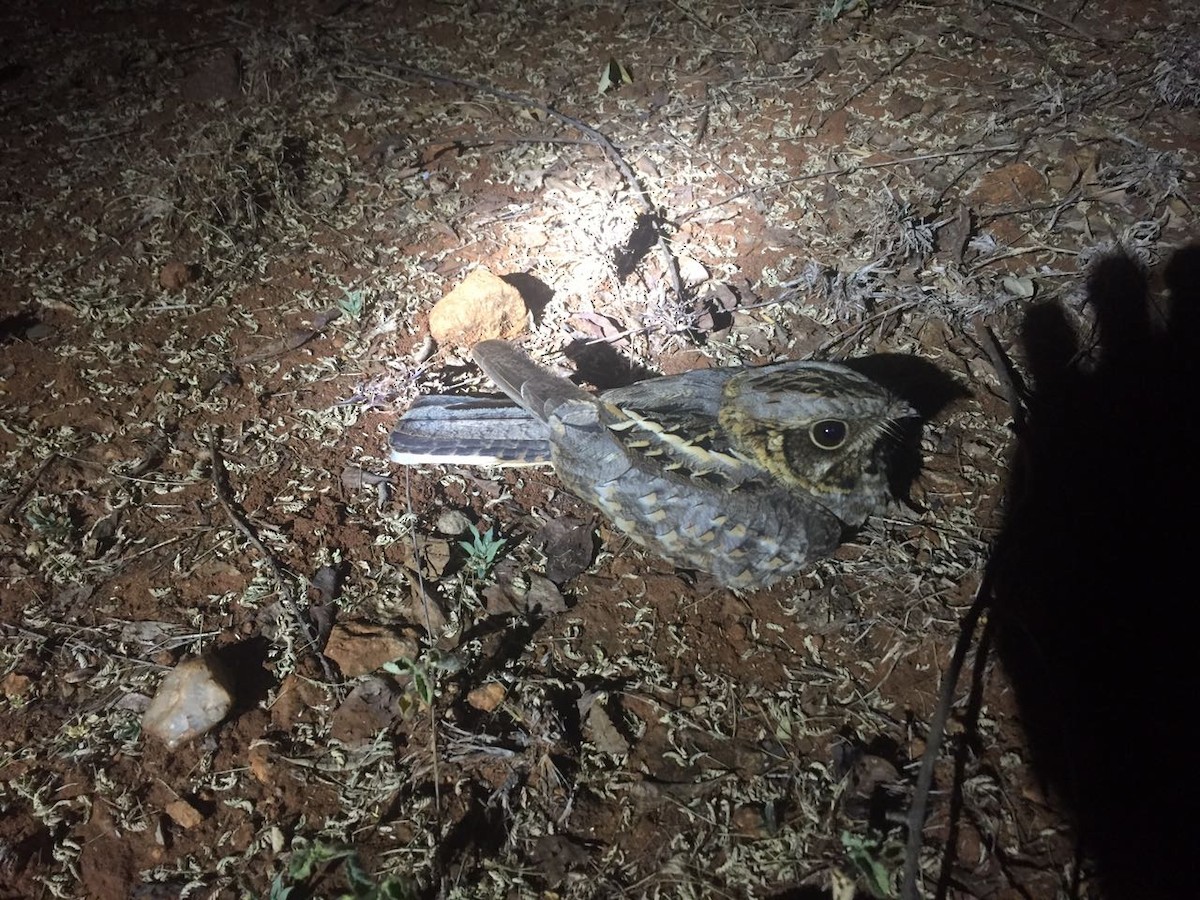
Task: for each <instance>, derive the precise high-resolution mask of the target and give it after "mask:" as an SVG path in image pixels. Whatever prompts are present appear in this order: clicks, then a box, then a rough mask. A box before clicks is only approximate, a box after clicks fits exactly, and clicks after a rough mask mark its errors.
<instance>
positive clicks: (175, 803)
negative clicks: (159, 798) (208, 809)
mask: <svg viewBox="0 0 1200 900" xmlns="http://www.w3.org/2000/svg"><path fill="white" fill-rule="evenodd" d="M163 812H165V813H166V814H167V815H168V816H170V817H171V821H172V822H174V823H175V824H176V825H178V826H179V827H180V828H195V827H196V826H197V825H199V824H200V823H201V822H203V821H204V814H203V813H201V812H200V810H198V809H196V807H194V806H192V804H190V803H188V802H187V801H186V800H183V799H180V800H172V801H171V802H170V803H168V804H167V805H166V807H165V808H164V809H163Z"/></svg>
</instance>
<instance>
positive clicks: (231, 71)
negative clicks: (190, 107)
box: [180, 47, 242, 103]
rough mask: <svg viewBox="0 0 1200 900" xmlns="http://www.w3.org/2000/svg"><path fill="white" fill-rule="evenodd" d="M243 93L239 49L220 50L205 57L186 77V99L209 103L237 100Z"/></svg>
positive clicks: (184, 87)
mask: <svg viewBox="0 0 1200 900" xmlns="http://www.w3.org/2000/svg"><path fill="white" fill-rule="evenodd" d="M241 92H242V62H241V58H240V57H239V55H238V53H237V51H236V50H233V49H231V48H229V47H218V48H217V49H215V50H214V51H212V52H211V53H209V54H208V55H207V56H202V57H201V58H200V59H199V60H198V61H197V62H196V63H195V64H194V65H193V67H192V69H191V71H189V72H188V73H187V75H186V76H185V77H184V80H183V85H182V89H181V91H180V94H181V95H182V96H183V99H184V100H190V101H192V102H196V103H208V102H211V101H214V100H235V99H237V98H238V97H239V96H240V95H241Z"/></svg>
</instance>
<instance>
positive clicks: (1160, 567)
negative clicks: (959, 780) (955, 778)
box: [991, 244, 1200, 900]
mask: <svg viewBox="0 0 1200 900" xmlns="http://www.w3.org/2000/svg"><path fill="white" fill-rule="evenodd" d="M1166 285H1167V289H1168V291H1167V298H1166V302H1165V304H1162V305H1160V304H1156V302H1155V299H1154V298H1153V297H1151V295H1150V292H1149V290H1148V287H1147V279H1146V276H1145V274H1144V273H1143V271H1142V270H1141V268H1140V267H1139V266H1138V265H1137V264H1136V263H1134V262H1133V261H1131V260H1130V259H1129V258H1127V257H1125V256H1123V255H1120V254H1116V255H1112V256H1109V257H1107V258H1105V259H1103V260H1102V261H1100V262H1099V263H1098V264H1097V265H1096V266H1095V267H1094V268H1093V269H1092V272H1091V274H1090V276H1089V279H1088V303H1089V304H1090V306H1091V307H1092V310H1093V312H1094V314H1095V319H1096V329H1095V335H1094V337H1095V346H1093V347H1086V348H1083V349H1082V350H1081V348H1080V346H1079V344H1078V340H1077V338H1076V336H1075V334H1074V332H1073V330H1072V329H1071V327H1070V326H1069V324H1068V321H1067V318H1066V316H1065V315H1064V313H1063V311H1062V310H1061V309H1060V308H1059V307H1057V306H1055V305H1050V304H1047V305H1042V306H1039V307H1035V308H1034V309H1033V310H1031V311H1030V313H1029V315H1028V316H1027V318H1026V321H1025V325H1024V331H1023V335H1022V342H1023V344H1024V347H1025V350H1026V353H1027V355H1028V359H1029V365H1030V370H1031V373H1032V376H1033V378H1032V387H1033V390H1032V393H1031V394H1030V396H1029V398H1028V401H1029V402H1028V410H1029V417H1028V421H1027V423H1026V425H1025V427H1024V428H1023V429H1022V433H1021V434H1020V439H1019V444H1018V453H1017V458H1016V460H1015V463H1014V470H1013V476H1012V482H1011V491H1010V506H1009V513H1008V516H1007V519H1006V522H1005V526H1004V532H1003V535H1002V537H1001V539H1000V541H999V543H998V545H997V550H996V553H995V555H994V557H993V561H992V564H991V568H992V571H991V575H992V576H993V578H994V585H995V606H994V610H993V621H992V623H991V624H992V626H993V627H994V629H995V630H994V637H995V639H996V647H997V648H998V650H999V652H1000V656H1001V659H1002V661H1003V663H1004V665H1005V667H1006V669H1007V670H1008V672H1009V674H1010V676H1011V678H1012V681H1013V684H1014V686H1015V690H1016V693H1017V699H1018V702H1019V705H1020V711H1021V717H1022V720H1023V722H1024V724H1025V727H1026V729H1027V731H1028V734H1029V740H1030V746H1031V750H1032V753H1033V760H1034V764H1035V766H1036V770H1037V773H1038V775H1039V776H1040V778H1041V779H1042V782H1043V784H1044V786H1046V787H1047V788H1048V789H1049V790H1050V792H1051V796H1052V797H1054V798H1055V800H1056V802H1059V803H1062V804H1063V805H1064V806H1065V807H1067V808H1068V810H1069V811H1070V812H1071V814H1072V815H1073V817H1074V819H1075V821H1076V823H1077V828H1078V836H1079V840H1080V844H1081V846H1082V849H1083V851H1084V853H1085V854H1086V855H1087V856H1088V857H1090V858H1091V859H1092V860H1093V861H1094V862H1095V865H1096V869H1097V871H1098V874H1099V877H1100V880H1101V883H1102V884H1103V887H1104V894H1105V896H1107V897H1111V898H1117V900H1126V898H1130V900H1132V898H1139V900H1144V898H1166V897H1182V896H1187V895H1189V894H1190V893H1191V890H1194V885H1193V878H1194V876H1192V875H1191V866H1190V865H1189V863H1190V862H1191V860H1192V857H1193V856H1194V855H1195V849H1194V840H1193V838H1194V833H1195V815H1196V809H1195V805H1194V803H1193V802H1192V800H1191V799H1190V798H1194V797H1195V796H1196V782H1195V779H1196V769H1195V741H1194V738H1193V737H1190V736H1189V735H1192V734H1194V732H1192V731H1191V727H1190V726H1189V724H1188V723H1189V722H1190V721H1191V720H1192V719H1193V718H1194V717H1195V711H1194V704H1195V703H1196V699H1197V698H1196V687H1197V684H1198V682H1197V663H1198V655H1197V652H1196V641H1197V637H1198V636H1197V632H1196V629H1195V627H1194V626H1195V622H1196V618H1197V617H1196V614H1195V610H1196V607H1197V599H1196V595H1197V589H1196V581H1197V566H1196V564H1195V563H1196V558H1197V555H1200V541H1198V540H1197V538H1198V537H1200V531H1198V529H1197V527H1196V513H1197V506H1198V501H1200V459H1198V456H1200V420H1198V414H1200V385H1198V384H1197V377H1196V376H1197V370H1198V368H1200V327H1198V326H1200V244H1198V245H1192V246H1190V247H1188V248H1185V249H1183V250H1181V251H1179V252H1178V253H1177V254H1176V255H1175V257H1174V258H1173V259H1172V260H1171V262H1170V263H1169V264H1168V266H1167V268H1166Z"/></svg>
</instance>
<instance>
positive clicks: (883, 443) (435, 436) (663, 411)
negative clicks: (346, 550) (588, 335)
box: [389, 341, 917, 588]
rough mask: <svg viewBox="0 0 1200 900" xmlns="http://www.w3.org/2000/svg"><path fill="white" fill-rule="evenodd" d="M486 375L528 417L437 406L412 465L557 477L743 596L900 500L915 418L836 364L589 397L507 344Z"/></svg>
mask: <svg viewBox="0 0 1200 900" xmlns="http://www.w3.org/2000/svg"><path fill="white" fill-rule="evenodd" d="M473 356H474V358H475V361H476V362H477V363H478V364H479V367H480V368H481V369H482V370H483V371H484V372H485V373H486V374H487V375H488V377H489V378H491V380H492V381H494V382H495V383H496V385H497V386H498V387H499V388H500V389H501V390H502V391H503V392H504V393H505V394H507V395H508V396H509V397H511V398H512V400H513V401H515V402H516V403H517V404H519V405H518V406H513V405H512V404H510V403H507V402H505V401H497V400H486V399H475V398H469V397H450V396H429V397H422V398H420V399H418V400H417V401H416V403H414V404H413V406H412V407H411V408H410V409H409V410H408V411H407V412H406V413H405V414H404V415H403V416H402V417H401V418H400V421H399V422H398V423H397V425H396V428H395V430H394V431H393V432H392V434H391V437H390V439H389V442H390V445H391V449H392V459H393V460H394V461H396V462H399V463H404V464H409V465H416V464H422V463H458V464H476V465H522V464H532V463H547V462H548V463H551V464H552V465H553V466H554V470H555V472H556V473H557V475H558V477H559V478H560V479H561V480H562V482H563V484H565V485H566V486H567V487H568V488H569V489H570V490H572V491H573V492H574V493H575V494H577V495H578V496H579V497H581V498H583V499H585V500H588V501H589V502H591V503H593V504H595V505H596V506H597V507H598V508H599V509H600V511H601V512H603V513H604V515H605V516H607V517H608V519H609V520H610V521H611V522H612V524H613V525H614V526H616V528H617V529H619V530H620V531H622V532H624V533H625V534H626V535H628V536H629V537H630V538H632V539H633V540H634V541H636V542H637V543H639V544H641V545H642V546H643V547H645V548H647V549H648V550H650V551H652V552H653V553H656V554H657V555H659V556H661V557H663V558H665V559H667V560H669V561H670V562H672V563H675V564H676V565H678V566H682V567H685V568H693V569H700V570H703V571H706V572H710V573H711V574H712V575H713V576H715V577H716V579H717V580H718V581H720V582H721V583H722V584H724V585H726V586H727V587H731V588H747V587H757V586H761V585H766V584H770V583H771V582H773V581H776V580H778V579H780V578H783V577H785V576H787V575H791V574H793V573H794V572H796V571H797V570H798V569H800V568H801V567H802V566H804V565H805V564H806V563H808V562H810V561H812V560H813V559H816V558H818V557H821V556H824V555H826V554H828V553H830V552H832V551H833V550H834V548H836V547H837V546H838V544H839V543H841V540H842V537H843V533H844V532H845V531H846V530H848V529H851V528H855V527H858V526H860V525H862V523H863V522H864V521H865V520H866V518H867V517H868V516H869V515H871V514H872V513H874V512H877V511H878V510H879V509H881V508H882V507H883V506H884V505H885V504H886V502H887V500H888V497H889V490H888V471H887V465H888V460H889V455H890V450H891V449H892V447H893V437H894V428H895V425H896V423H897V422H899V420H901V419H906V418H911V417H915V416H916V415H917V413H916V411H915V410H914V409H913V408H912V407H911V406H909V405H908V403H906V402H904V401H903V400H901V399H900V398H898V397H896V396H895V395H893V394H892V393H890V392H889V391H888V390H886V389H885V388H883V387H882V386H880V385H879V384H877V383H876V382H874V381H872V380H871V379H870V378H868V377H866V376H865V375H862V374H860V373H859V372H856V371H855V370H853V369H851V368H849V367H847V366H844V365H840V364H837V363H825V362H783V363H775V364H772V365H765V366H737V367H731V368H718V369H698V370H696V371H692V372H685V373H684V374H682V375H671V376H665V377H661V378H651V379H649V380H647V381H642V382H639V383H637V384H633V385H630V386H628V387H622V388H616V389H613V390H608V391H605V392H603V393H601V394H599V395H596V394H590V393H588V392H587V391H585V390H583V389H582V388H580V387H578V386H577V385H575V384H574V383H573V382H571V381H569V380H567V379H566V378H563V377H560V376H558V375H555V374H553V373H552V372H550V371H548V370H546V369H544V368H542V367H541V366H539V365H538V364H537V363H535V362H534V361H533V360H531V359H530V358H529V357H528V356H527V355H526V354H525V353H524V352H523V351H521V350H519V349H517V348H516V347H515V346H513V345H512V344H509V343H507V342H505V341H484V342H482V343H480V344H478V345H476V347H475V349H474V350H473Z"/></svg>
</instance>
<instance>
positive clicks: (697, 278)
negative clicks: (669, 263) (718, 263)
mask: <svg viewBox="0 0 1200 900" xmlns="http://www.w3.org/2000/svg"><path fill="white" fill-rule="evenodd" d="M678 262H679V277H680V278H682V279H683V283H684V284H685V285H686V286H687V287H696V286H697V285H701V284H704V282H706V281H708V269H706V268H704V263H702V262H700V261H699V260H698V259H694V258H692V257H690V256H681V257H679V260H678Z"/></svg>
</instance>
